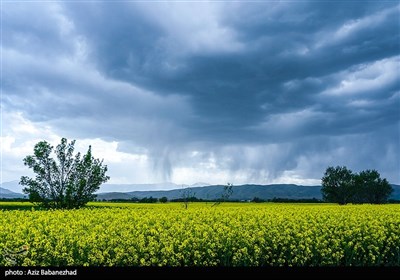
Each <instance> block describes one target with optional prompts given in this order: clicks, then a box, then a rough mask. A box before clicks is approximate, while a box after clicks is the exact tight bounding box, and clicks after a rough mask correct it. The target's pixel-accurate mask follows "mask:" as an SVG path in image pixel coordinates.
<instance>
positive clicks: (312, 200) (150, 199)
mask: <svg viewBox="0 0 400 280" xmlns="http://www.w3.org/2000/svg"><path fill="white" fill-rule="evenodd" d="M95 201H103V202H126V203H131V202H134V203H157V202H159V203H166V202H213V203H215V202H220V203H221V202H256V203H261V202H276V203H323V202H324V201H323V200H321V199H317V198H298V199H292V198H279V197H274V198H271V199H262V198H259V197H254V198H253V199H249V200H238V199H229V200H223V199H202V198H197V197H194V196H193V197H190V198H185V199H184V198H174V199H170V200H168V198H167V197H162V198H154V197H152V196H150V197H144V198H141V199H138V198H136V197H134V198H131V199H123V198H121V199H108V200H107V199H102V200H95Z"/></svg>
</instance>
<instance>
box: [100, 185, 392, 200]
mask: <svg viewBox="0 0 400 280" xmlns="http://www.w3.org/2000/svg"><path fill="white" fill-rule="evenodd" d="M392 186H393V188H394V192H393V194H392V195H391V196H390V199H396V200H400V185H392ZM185 189H187V188H182V189H174V190H165V191H132V192H112V193H98V194H97V199H100V200H103V199H105V200H111V199H131V198H138V199H142V198H144V197H150V196H151V197H153V198H161V197H163V196H165V197H167V198H168V200H171V199H177V198H181V197H182V191H183V190H185ZM223 189H224V186H222V185H211V186H204V187H193V188H191V191H192V193H193V194H194V196H195V197H196V198H199V199H210V200H212V199H218V198H221V195H222V193H223ZM254 197H258V198H260V199H264V200H268V199H273V198H285V199H313V198H315V199H322V195H321V186H301V185H293V184H274V185H239V186H233V194H232V196H231V197H230V199H231V200H252V199H253V198H254Z"/></svg>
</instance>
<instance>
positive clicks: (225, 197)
mask: <svg viewBox="0 0 400 280" xmlns="http://www.w3.org/2000/svg"><path fill="white" fill-rule="evenodd" d="M232 188H233V184H231V183H227V184H226V185H225V186H224V189H223V191H222V194H221V198H220V199H218V200H217V201H216V202H214V204H213V205H212V206H215V205H218V204H220V203H221V202H223V201H227V200H228V199H229V197H230V196H231V195H232V194H233V189H232Z"/></svg>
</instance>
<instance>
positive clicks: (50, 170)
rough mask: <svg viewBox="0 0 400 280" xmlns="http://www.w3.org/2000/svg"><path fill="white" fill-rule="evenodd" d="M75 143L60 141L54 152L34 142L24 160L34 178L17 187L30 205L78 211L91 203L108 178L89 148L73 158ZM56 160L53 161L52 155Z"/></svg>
mask: <svg viewBox="0 0 400 280" xmlns="http://www.w3.org/2000/svg"><path fill="white" fill-rule="evenodd" d="M74 145H75V140H73V141H71V142H70V143H68V141H67V139H66V138H62V139H61V143H60V144H58V145H57V146H56V148H55V150H54V147H53V146H51V145H50V144H49V143H48V142H46V141H41V142H39V143H37V144H36V145H35V147H34V150H33V155H29V156H26V157H25V158H24V160H23V161H24V164H25V165H26V166H28V167H29V168H32V170H33V172H34V173H35V174H36V177H35V178H29V177H28V176H22V177H21V181H20V184H21V185H24V186H26V187H25V188H24V190H23V191H24V193H26V194H28V195H29V199H30V200H31V201H32V202H35V203H38V204H40V205H41V206H43V207H45V208H67V209H72V208H80V207H82V206H84V205H85V204H86V203H87V202H89V201H91V200H93V199H94V198H95V197H96V195H95V194H94V192H95V191H97V190H98V189H99V188H100V185H101V184H102V183H105V182H106V181H107V180H108V179H109V178H110V177H109V176H106V175H105V174H106V172H107V166H106V165H103V160H101V161H100V160H99V159H95V158H94V157H93V156H92V149H91V146H89V148H88V151H87V152H86V154H84V155H83V156H82V157H81V154H80V153H77V154H76V155H75V156H74V149H75V148H74ZM53 152H54V153H55V156H56V158H55V159H54V158H52V157H51V156H52V153H53Z"/></svg>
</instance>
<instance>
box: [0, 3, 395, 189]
mask: <svg viewBox="0 0 400 280" xmlns="http://www.w3.org/2000/svg"><path fill="white" fill-rule="evenodd" d="M399 18H400V4H399V1H365V2H360V1H261V2H260V1H231V2H228V1H191V2H186V1H177V2H172V1H169V2H165V1H157V2H154V1H152V2H148V1H118V2H115V1H114V2H112V1H81V2H79V1H78V2H77V1H57V2H53V1H31V2H27V1H2V3H1V178H0V180H1V182H7V181H12V180H19V179H20V177H21V176H22V175H32V174H33V173H32V172H31V171H30V170H29V169H28V167H26V166H24V165H23V158H24V157H25V156H27V155H30V154H32V153H33V147H34V145H35V144H36V143H37V142H39V141H42V140H46V141H48V142H50V143H52V144H53V145H57V144H58V143H60V139H61V138H62V137H65V138H67V139H68V140H69V141H70V140H74V139H75V140H76V150H77V151H81V152H85V151H86V150H87V148H88V146H89V145H91V146H92V151H93V155H94V157H96V158H100V159H104V164H106V165H107V166H108V173H107V175H109V176H110V180H109V183H114V184H124V183H129V184H139V183H141V184H143V183H159V182H174V183H177V184H194V183H196V182H205V183H209V184H226V183H227V182H230V183H232V184H234V185H235V184H245V183H256V184H271V183H295V184H302V185H315V184H320V182H321V178H322V176H323V174H324V172H325V170H326V168H327V167H329V166H338V165H339V166H346V167H347V168H349V169H351V170H352V171H354V172H359V171H362V170H366V169H375V170H377V171H378V172H379V173H380V174H381V177H383V178H386V179H388V181H389V182H390V183H393V184H400V157H399V155H400V75H399V73H400V63H399V61H400V19H399Z"/></svg>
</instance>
